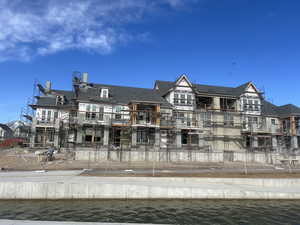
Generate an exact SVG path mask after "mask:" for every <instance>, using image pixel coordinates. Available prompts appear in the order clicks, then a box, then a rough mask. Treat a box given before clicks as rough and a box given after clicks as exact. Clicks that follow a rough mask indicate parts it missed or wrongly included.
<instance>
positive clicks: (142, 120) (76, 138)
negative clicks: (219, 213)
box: [31, 73, 300, 151]
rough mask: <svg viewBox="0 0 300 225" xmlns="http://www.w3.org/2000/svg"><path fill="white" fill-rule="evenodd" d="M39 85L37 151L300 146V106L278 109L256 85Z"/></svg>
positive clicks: (83, 80) (84, 80) (77, 79)
mask: <svg viewBox="0 0 300 225" xmlns="http://www.w3.org/2000/svg"><path fill="white" fill-rule="evenodd" d="M38 86H39V89H40V91H41V92H42V95H40V96H37V101H36V104H33V105H31V106H32V107H33V108H34V109H35V116H34V117H33V119H32V129H31V130H32V137H31V146H32V147H41V146H48V145H54V146H55V147H78V146H80V147H96V148H98V149H108V148H110V149H118V148H122V149H131V150H152V149H155V150H161V151H164V150H178V149H182V150H199V151H246V150H249V151H290V150H296V149H298V148H299V144H300V108H298V107H296V106H294V105H284V106H275V105H273V104H271V103H270V102H268V101H266V100H265V99H264V97H263V94H262V93H261V92H260V91H259V90H258V89H257V88H256V86H255V85H254V84H253V83H252V82H248V83H246V84H243V85H241V86H238V87H220V86H208V85H201V84H194V83H191V82H190V81H189V79H188V77H187V76H186V75H181V76H180V77H179V78H178V79H177V80H176V81H174V82H168V81H156V82H155V85H154V88H153V89H147V88H135V87H124V86H114V85H106V84H95V83H90V82H89V81H88V74H87V73H83V74H82V76H81V75H80V76H78V75H77V76H74V78H73V90H72V91H63V90H55V89H52V87H51V82H47V84H46V86H45V87H43V86H42V85H38ZM298 143H299V144H298Z"/></svg>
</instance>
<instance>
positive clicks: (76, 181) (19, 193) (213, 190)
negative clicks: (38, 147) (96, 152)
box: [0, 171, 300, 199]
mask: <svg viewBox="0 0 300 225" xmlns="http://www.w3.org/2000/svg"><path fill="white" fill-rule="evenodd" d="M81 172H82V171H51V172H45V173H42V172H41V173H38V172H0V199H300V179H258V178H184V177H89V176H77V175H79V174H80V173H81Z"/></svg>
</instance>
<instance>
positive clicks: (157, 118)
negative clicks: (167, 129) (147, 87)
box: [156, 104, 160, 126]
mask: <svg viewBox="0 0 300 225" xmlns="http://www.w3.org/2000/svg"><path fill="white" fill-rule="evenodd" d="M156 125H157V126H159V125H160V105H159V104H158V105H156Z"/></svg>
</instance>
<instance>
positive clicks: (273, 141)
mask: <svg viewBox="0 0 300 225" xmlns="http://www.w3.org/2000/svg"><path fill="white" fill-rule="evenodd" d="M277 147H278V143H277V137H276V136H273V137H272V148H273V149H276V150H277Z"/></svg>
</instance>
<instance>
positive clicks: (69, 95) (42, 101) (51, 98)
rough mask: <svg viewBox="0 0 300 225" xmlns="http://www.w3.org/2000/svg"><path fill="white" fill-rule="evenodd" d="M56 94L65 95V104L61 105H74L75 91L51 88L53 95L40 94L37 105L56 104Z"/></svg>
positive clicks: (51, 105) (49, 105) (50, 105)
mask: <svg viewBox="0 0 300 225" xmlns="http://www.w3.org/2000/svg"><path fill="white" fill-rule="evenodd" d="M56 96H65V104H64V105H63V106H60V107H69V106H72V100H73V99H74V92H73V91H65V90H51V95H47V96H38V97H37V102H36V106H44V107H47V106H48V107H53V106H56Z"/></svg>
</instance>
